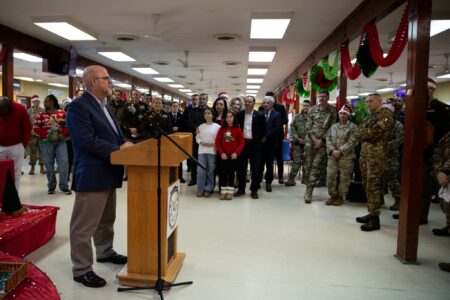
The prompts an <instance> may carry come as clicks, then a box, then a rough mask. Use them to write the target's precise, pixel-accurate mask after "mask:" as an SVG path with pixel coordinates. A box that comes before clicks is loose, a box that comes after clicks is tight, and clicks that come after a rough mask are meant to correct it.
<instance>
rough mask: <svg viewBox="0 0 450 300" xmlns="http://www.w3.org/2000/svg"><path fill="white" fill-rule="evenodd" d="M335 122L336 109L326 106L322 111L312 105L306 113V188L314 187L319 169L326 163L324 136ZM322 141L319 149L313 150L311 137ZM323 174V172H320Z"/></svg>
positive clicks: (318, 176) (317, 106)
mask: <svg viewBox="0 0 450 300" xmlns="http://www.w3.org/2000/svg"><path fill="white" fill-rule="evenodd" d="M336 120H337V110H336V107H334V106H331V105H328V106H327V107H326V108H325V109H322V108H321V107H320V106H319V105H314V106H313V107H311V108H310V110H309V112H308V120H307V122H306V133H307V138H306V145H305V173H304V175H303V176H304V179H305V182H306V185H307V186H315V185H316V184H317V182H318V180H319V178H320V175H321V174H320V173H321V167H322V169H323V165H324V163H326V161H327V149H326V140H325V137H326V134H327V131H328V129H329V128H330V127H331V125H332V124H333V123H335V122H336ZM313 136H314V137H315V138H316V139H321V140H322V141H323V144H322V147H320V149H314V142H313V139H312V137H313ZM322 172H323V171H322Z"/></svg>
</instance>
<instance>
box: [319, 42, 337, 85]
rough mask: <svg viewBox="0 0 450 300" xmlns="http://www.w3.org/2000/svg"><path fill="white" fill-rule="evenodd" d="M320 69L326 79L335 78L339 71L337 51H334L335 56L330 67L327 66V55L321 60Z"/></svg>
mask: <svg viewBox="0 0 450 300" xmlns="http://www.w3.org/2000/svg"><path fill="white" fill-rule="evenodd" d="M322 69H323V74H324V75H325V78H326V79H328V80H333V79H334V78H336V77H337V75H338V71H339V49H336V55H335V57H334V63H333V66H332V67H330V65H329V64H328V55H327V56H325V57H324V58H323V59H322Z"/></svg>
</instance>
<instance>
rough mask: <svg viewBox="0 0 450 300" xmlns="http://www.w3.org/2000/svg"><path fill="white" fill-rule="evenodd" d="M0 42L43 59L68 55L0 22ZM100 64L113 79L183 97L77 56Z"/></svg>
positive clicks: (83, 63) (79, 62)
mask: <svg viewBox="0 0 450 300" xmlns="http://www.w3.org/2000/svg"><path fill="white" fill-rule="evenodd" d="M0 43H2V44H4V45H7V46H9V47H11V49H20V50H22V51H25V52H27V53H30V54H35V55H38V56H41V57H42V58H44V59H47V60H48V59H52V58H55V57H64V56H69V55H70V52H69V50H66V49H63V48H60V47H57V46H54V45H52V44H49V43H47V42H44V41H42V40H40V39H38V38H35V37H33V36H31V35H28V34H25V33H23V32H20V31H17V30H14V29H12V28H10V27H7V26H5V25H2V24H0ZM93 64H95V65H102V66H104V67H105V68H107V69H108V72H109V74H110V75H111V77H112V78H114V79H115V80H119V81H123V82H126V83H129V84H132V85H136V86H139V87H143V88H149V89H150V90H152V91H159V92H160V93H161V94H164V95H171V96H177V97H180V98H181V99H185V98H186V96H184V95H181V94H178V93H175V92H172V91H171V90H167V89H165V88H163V87H161V86H159V85H155V84H153V83H151V82H149V81H146V80H143V79H141V78H138V77H135V76H133V75H130V74H128V73H125V72H122V71H119V70H117V69H114V68H112V67H110V66H107V65H105V64H101V63H99V62H96V61H94V60H91V59H89V58H87V57H83V56H81V55H80V56H78V60H77V66H80V67H83V68H85V67H87V66H89V65H93Z"/></svg>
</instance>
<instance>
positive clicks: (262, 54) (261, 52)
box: [248, 47, 276, 62]
mask: <svg viewBox="0 0 450 300" xmlns="http://www.w3.org/2000/svg"><path fill="white" fill-rule="evenodd" d="M275 53H276V48H263V47H261V48H258V47H251V48H250V51H249V52H248V61H249V62H272V60H273V58H274V57H275Z"/></svg>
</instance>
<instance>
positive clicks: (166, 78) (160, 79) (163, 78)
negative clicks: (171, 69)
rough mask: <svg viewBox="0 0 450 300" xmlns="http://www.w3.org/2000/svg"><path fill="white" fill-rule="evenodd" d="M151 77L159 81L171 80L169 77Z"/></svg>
mask: <svg viewBox="0 0 450 300" xmlns="http://www.w3.org/2000/svg"><path fill="white" fill-rule="evenodd" d="M153 79H155V80H157V81H159V82H173V80H172V79H170V78H169V77H153Z"/></svg>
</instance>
